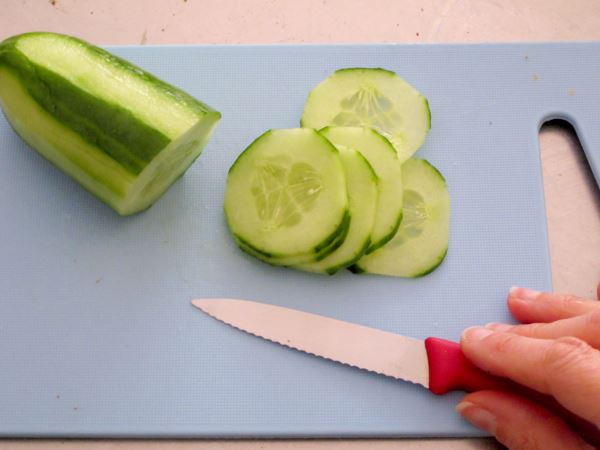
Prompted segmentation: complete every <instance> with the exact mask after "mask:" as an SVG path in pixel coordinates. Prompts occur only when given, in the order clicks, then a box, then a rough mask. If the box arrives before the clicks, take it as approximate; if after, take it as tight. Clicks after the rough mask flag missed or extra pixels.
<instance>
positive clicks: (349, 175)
mask: <svg viewBox="0 0 600 450" xmlns="http://www.w3.org/2000/svg"><path fill="white" fill-rule="evenodd" d="M338 150H339V151H340V157H341V159H342V164H343V165H344V169H345V171H346V183H347V186H348V199H349V207H350V217H351V219H350V227H349V230H348V235H347V236H346V238H345V240H344V242H343V244H342V245H341V246H340V247H339V248H338V249H337V250H336V251H334V252H333V253H331V254H330V255H328V256H327V257H325V258H323V259H321V260H320V261H317V262H313V263H309V264H301V265H296V266H295V267H296V268H297V269H300V270H304V271H307V272H318V273H328V274H330V275H332V274H334V273H335V272H337V271H338V270H340V269H342V268H345V267H347V266H349V265H351V264H353V263H354V262H355V261H357V260H358V259H359V258H360V257H361V256H362V255H363V254H364V252H365V251H366V250H367V248H368V247H369V244H370V243H371V231H372V230H373V225H374V219H375V210H376V207H377V175H375V172H374V171H373V168H372V167H371V165H370V164H369V162H368V161H367V160H366V159H365V157H364V156H362V154H361V153H360V152H358V151H357V150H353V149H350V148H346V147H340V148H339V149H338Z"/></svg>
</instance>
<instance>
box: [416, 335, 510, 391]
mask: <svg viewBox="0 0 600 450" xmlns="http://www.w3.org/2000/svg"><path fill="white" fill-rule="evenodd" d="M425 349H426V350H427V360H428V362H429V390H430V391H431V392H433V393H434V394H437V395H441V394H446V393H447V392H450V391H467V392H474V391H481V390H484V389H494V390H512V389H510V388H511V386H510V384H509V383H507V382H506V380H503V379H502V378H498V377H494V376H492V375H488V374H486V373H485V372H483V371H482V370H480V369H478V368H477V367H475V366H474V365H473V364H471V363H470V362H469V360H467V358H465V356H464V355H463V352H462V351H461V349H460V345H459V344H457V343H456V342H452V341H447V340H445V339H439V338H433V337H430V338H427V339H425Z"/></svg>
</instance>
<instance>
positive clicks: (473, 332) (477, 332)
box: [463, 327, 493, 341]
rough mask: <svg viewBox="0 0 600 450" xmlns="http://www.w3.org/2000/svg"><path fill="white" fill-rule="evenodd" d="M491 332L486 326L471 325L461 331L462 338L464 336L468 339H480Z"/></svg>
mask: <svg viewBox="0 0 600 450" xmlns="http://www.w3.org/2000/svg"><path fill="white" fill-rule="evenodd" d="M492 333H493V331H492V330H488V329H486V328H482V327H471V328H467V329H466V330H465V331H464V332H463V338H465V339H466V340H468V341H481V340H482V339H484V338H486V337H488V336H489V335H490V334H492Z"/></svg>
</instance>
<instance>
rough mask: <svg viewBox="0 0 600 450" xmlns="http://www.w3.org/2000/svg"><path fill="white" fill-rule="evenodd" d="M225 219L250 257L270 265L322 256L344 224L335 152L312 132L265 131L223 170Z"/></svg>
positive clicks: (340, 172)
mask: <svg viewBox="0 0 600 450" xmlns="http://www.w3.org/2000/svg"><path fill="white" fill-rule="evenodd" d="M225 216H226V218H227V224H228V226H229V229H230V231H231V232H232V234H233V235H234V236H235V238H236V240H237V241H238V242H242V243H243V244H244V246H243V249H251V250H252V251H253V253H254V254H256V253H258V254H262V255H264V256H265V257H266V258H268V259H271V260H275V261H276V260H277V259H282V260H286V259H287V258H291V259H292V260H293V259H294V258H296V257H299V258H304V257H307V258H313V259H316V258H318V257H319V256H322V254H323V252H324V251H327V250H329V249H330V248H331V246H332V245H333V243H335V242H336V238H337V237H339V236H340V233H341V232H343V230H344V227H346V226H347V224H346V222H347V220H348V193H347V189H346V177H345V174H344V169H343V166H342V163H341V161H340V158H339V154H338V151H337V149H336V148H335V147H334V146H333V145H332V144H331V143H330V142H329V141H328V140H327V139H325V138H324V137H323V136H321V135H320V134H319V133H318V132H316V131H315V130H312V129H308V128H297V129H286V130H270V131H267V132H266V133H264V134H263V135H261V136H260V137H259V138H257V139H256V140H255V141H254V142H253V143H252V144H250V146H248V147H247V148H246V150H244V151H243V152H242V153H241V154H240V156H239V157H238V158H237V160H236V161H235V162H234V164H233V165H232V166H231V168H230V169H229V174H228V176H227V186H226V190H225Z"/></svg>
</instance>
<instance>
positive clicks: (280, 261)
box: [236, 214, 350, 267]
mask: <svg viewBox="0 0 600 450" xmlns="http://www.w3.org/2000/svg"><path fill="white" fill-rule="evenodd" d="M349 229H350V214H346V217H345V218H344V221H343V223H342V224H341V225H340V228H339V231H338V232H337V233H336V234H335V236H333V237H332V240H331V243H330V244H329V245H327V246H326V247H324V248H323V249H321V250H320V251H319V252H311V253H305V254H301V255H293V256H279V257H275V256H272V255H268V254H265V253H262V252H258V251H256V250H255V249H253V248H252V247H251V246H249V245H248V244H247V243H245V242H243V241H241V240H239V239H238V238H236V242H237V244H238V246H239V247H240V249H242V250H243V251H245V252H246V253H249V254H250V255H252V256H254V257H255V258H258V259H260V260H261V261H264V262H266V263H267V264H271V265H272V266H283V267H296V266H298V265H302V264H312V263H316V262H317V261H320V260H322V259H324V258H327V257H328V256H329V255H330V254H331V253H334V252H335V251H336V250H337V249H338V247H340V246H341V245H342V244H343V243H344V242H345V239H346V236H347V235H348V231H349Z"/></svg>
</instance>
